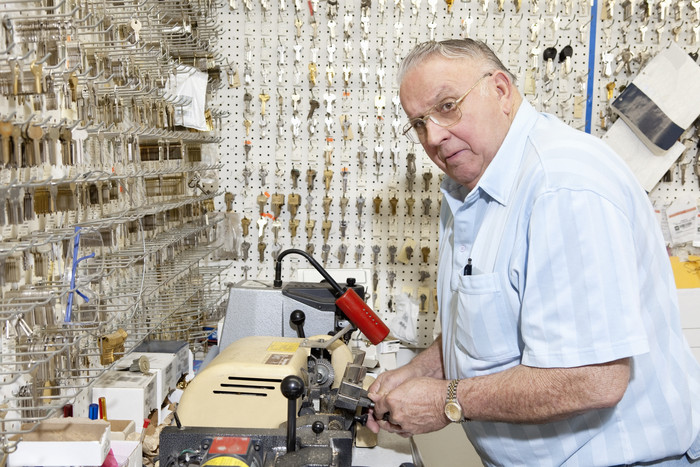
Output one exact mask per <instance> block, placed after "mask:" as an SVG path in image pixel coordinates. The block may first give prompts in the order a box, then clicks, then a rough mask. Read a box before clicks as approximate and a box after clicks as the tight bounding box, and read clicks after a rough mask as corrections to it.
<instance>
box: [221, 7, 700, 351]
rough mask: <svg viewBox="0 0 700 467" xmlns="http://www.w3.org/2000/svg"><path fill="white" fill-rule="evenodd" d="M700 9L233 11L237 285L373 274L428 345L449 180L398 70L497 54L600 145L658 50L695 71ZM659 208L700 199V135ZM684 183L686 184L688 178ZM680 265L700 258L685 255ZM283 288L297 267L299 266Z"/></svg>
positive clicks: (231, 134) (228, 174) (377, 300)
mask: <svg viewBox="0 0 700 467" xmlns="http://www.w3.org/2000/svg"><path fill="white" fill-rule="evenodd" d="M699 7H700V3H698V2H685V1H678V2H673V1H665V2H656V1H654V0H648V1H625V2H615V1H612V0H611V1H604V2H603V1H600V2H599V1H593V2H589V1H588V0H584V1H574V0H567V1H560V0H548V1H527V0H526V1H520V0H516V1H512V0H509V1H503V0H500V1H496V2H490V1H489V0H481V1H479V0H470V1H463V0H454V1H444V0H425V1H422V0H413V1H408V0H406V1H404V0H394V1H390V0H363V1H353V2H340V1H300V0H297V1H290V0H279V1H274V0H268V1H259V2H258V1H241V0H230V2H229V3H228V5H227V7H226V8H225V10H226V11H224V12H222V14H221V19H222V25H223V27H224V29H225V30H224V33H223V35H222V50H223V54H224V55H225V61H226V67H227V69H226V72H227V76H228V82H227V85H226V86H225V88H224V89H222V90H221V93H220V96H221V97H222V98H221V99H220V100H219V101H218V102H217V105H218V106H219V107H218V108H219V109H221V111H222V112H223V111H225V112H229V113H230V117H229V118H228V119H226V125H224V129H223V131H222V133H221V136H222V138H223V141H222V144H221V148H222V154H224V155H225V156H224V157H223V158H222V160H223V163H224V167H223V168H222V171H221V185H222V187H225V189H226V190H227V191H229V192H231V193H232V194H233V195H234V198H233V211H234V212H235V213H236V214H237V216H238V217H237V220H236V222H237V223H238V224H237V232H238V236H237V239H236V244H235V245H234V247H233V250H234V253H235V257H236V259H235V260H234V267H233V268H232V271H233V274H234V276H235V277H236V278H237V279H241V278H243V277H247V278H249V279H262V280H271V279H272V277H273V275H272V274H273V271H274V268H273V262H274V257H275V255H276V254H277V253H278V252H279V251H281V250H282V249H284V248H289V247H295V248H301V249H306V250H307V251H309V252H312V253H313V254H314V255H316V256H317V257H319V258H320V259H321V262H322V263H323V264H324V265H325V266H326V267H329V268H353V269H354V268H362V269H365V270H368V271H371V272H370V276H371V278H372V280H371V284H369V285H370V289H371V293H372V296H371V297H370V301H369V303H370V304H371V305H372V307H373V309H374V310H375V311H377V312H378V313H379V314H380V315H381V316H382V317H383V318H384V319H385V320H391V319H392V318H393V316H394V311H395V298H396V296H397V294H401V293H406V294H409V295H411V296H412V297H413V298H414V299H415V300H416V301H417V302H418V306H419V309H420V311H421V312H422V313H419V317H418V321H417V324H416V327H417V335H418V337H417V340H418V345H419V346H423V345H427V344H428V343H430V342H431V341H432V338H433V337H432V336H433V323H434V320H435V310H436V300H435V272H436V256H437V250H438V244H437V236H438V214H439V202H440V193H439V191H438V186H439V183H440V178H441V177H440V175H441V174H440V172H439V171H438V169H437V168H435V167H434V166H433V164H432V162H430V160H428V158H427V157H426V156H424V155H423V151H422V148H421V147H419V146H418V145H412V144H411V143H410V142H409V141H408V140H407V139H406V138H405V137H403V135H401V133H400V130H401V128H402V126H403V124H404V122H405V121H406V116H405V114H404V113H403V110H402V109H401V107H400V103H399V101H398V84H397V82H396V73H397V70H398V64H399V63H400V60H401V58H402V57H404V56H405V55H406V54H407V53H408V52H409V51H410V49H411V48H412V47H413V46H414V45H415V44H417V43H419V42H423V41H426V40H431V39H435V40H441V39H447V38H456V37H471V38H476V39H479V40H483V41H485V42H486V43H488V44H489V45H490V46H491V47H492V48H493V49H494V50H495V51H496V53H497V54H498V55H499V57H500V58H501V60H502V61H503V63H504V64H505V65H506V66H507V67H508V68H509V69H510V71H511V72H513V73H514V75H515V76H516V78H517V84H518V87H519V89H520V90H521V92H522V93H523V95H524V97H525V98H526V99H527V100H528V101H529V102H530V103H532V104H533V105H534V106H535V108H537V109H538V110H540V111H544V112H549V113H553V114H556V115H557V116H559V117H560V118H561V119H562V120H564V121H565V122H567V123H568V124H570V125H572V126H573V127H575V128H579V129H581V130H583V131H588V132H590V133H593V134H595V135H597V136H602V135H604V134H605V132H606V130H607V128H608V127H609V125H610V123H611V121H612V120H614V118H615V116H614V115H613V113H612V112H611V110H610V104H611V103H612V101H613V100H614V98H615V97H617V95H618V94H619V92H620V90H621V89H623V88H624V86H625V85H626V84H627V83H629V82H630V81H631V80H632V79H633V78H634V77H635V76H636V75H637V73H638V72H639V71H640V69H642V68H643V66H644V65H645V64H646V63H647V61H648V60H649V59H650V58H651V57H653V56H654V55H655V54H656V53H657V52H658V51H660V50H662V49H663V48H664V47H667V46H669V44H671V43H675V44H677V45H679V46H680V47H682V48H683V49H684V50H685V51H686V52H688V53H689V54H692V56H693V57H694V58H697V52H698V49H699V48H700V38H698V30H699V29H698V27H699V24H700V17H699V16H698V15H699V14H700V12H699V10H698V8H699ZM683 140H684V141H685V142H686V143H687V147H688V148H689V149H688V151H686V154H685V155H684V156H683V157H682V158H681V159H680V160H679V163H678V164H677V165H676V166H674V167H673V169H672V170H671V171H670V173H669V175H668V177H669V178H667V179H666V181H663V182H661V183H659V184H658V186H657V187H656V188H655V189H654V191H653V192H652V193H650V197H651V198H652V200H653V201H654V202H655V203H656V204H657V205H662V206H663V205H666V204H668V203H670V202H671V201H673V200H674V199H675V198H676V197H677V196H679V195H681V194H690V195H692V196H695V197H696V198H697V196H698V195H700V189H699V186H698V181H697V176H696V174H697V173H699V169H698V165H697V151H698V147H697V141H698V135H697V125H695V126H693V127H691V128H690V129H689V130H688V131H687V132H686V133H685V134H684V135H683ZM681 172H682V173H683V174H684V175H683V176H681ZM675 250H677V251H687V252H692V251H697V249H694V248H692V246H690V245H680V246H677V247H676V248H675ZM285 267H287V268H288V271H289V272H288V274H292V273H293V270H294V268H295V267H306V265H304V264H303V263H300V264H297V265H294V264H292V263H291V262H290V265H289V266H287V265H285Z"/></svg>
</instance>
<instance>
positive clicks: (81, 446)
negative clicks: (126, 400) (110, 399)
mask: <svg viewBox="0 0 700 467" xmlns="http://www.w3.org/2000/svg"><path fill="white" fill-rule="evenodd" d="M19 438H21V439H22V441H20V442H19V443H18V444H17V450H16V451H14V452H13V453H12V454H10V455H9V456H8V461H7V465H8V466H22V465H42V466H66V465H84V466H92V465H97V466H100V465H102V463H103V462H104V460H105V458H106V457H107V453H108V452H109V449H110V425H109V423H107V422H106V421H104V420H89V419H87V418H51V419H48V420H44V421H42V422H40V423H39V424H38V426H37V427H36V429H34V431H32V432H30V433H24V434H22V435H18V436H16V437H15V439H19Z"/></svg>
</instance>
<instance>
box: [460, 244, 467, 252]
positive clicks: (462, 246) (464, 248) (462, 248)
mask: <svg viewBox="0 0 700 467" xmlns="http://www.w3.org/2000/svg"><path fill="white" fill-rule="evenodd" d="M459 251H461V252H462V253H464V252H465V251H467V247H466V246H464V245H461V246H460V247H459Z"/></svg>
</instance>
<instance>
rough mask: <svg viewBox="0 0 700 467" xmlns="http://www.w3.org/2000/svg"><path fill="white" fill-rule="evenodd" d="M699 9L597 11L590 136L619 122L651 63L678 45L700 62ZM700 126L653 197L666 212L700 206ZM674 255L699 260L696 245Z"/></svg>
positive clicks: (604, 6) (665, 5)
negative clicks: (629, 93) (627, 91)
mask: <svg viewBox="0 0 700 467" xmlns="http://www.w3.org/2000/svg"><path fill="white" fill-rule="evenodd" d="M699 8H700V3H698V2H686V1H683V0H678V1H671V0H666V1H661V2H654V1H653V0H648V1H643V2H634V1H630V0H626V1H623V2H611V1H603V2H601V3H600V4H599V5H598V18H599V21H598V24H597V34H596V51H595V57H596V61H595V65H596V66H595V73H594V77H595V82H594V85H593V89H594V92H593V99H592V101H593V107H592V109H593V111H592V126H591V132H592V133H593V134H595V135H598V136H602V135H603V134H604V133H605V131H606V130H607V128H608V126H609V125H610V123H611V122H612V121H614V120H615V115H613V113H612V110H611V108H610V105H611V104H612V102H613V100H614V99H615V98H616V97H617V96H618V95H619V94H620V92H622V90H624V88H625V87H626V86H627V85H628V84H629V83H630V82H631V81H632V80H633V79H634V78H635V77H636V76H637V74H638V73H639V72H640V71H641V70H642V69H643V68H644V66H645V65H646V63H647V62H648V61H649V59H651V58H652V57H654V56H655V55H656V54H658V53H659V52H660V51H661V50H663V49H664V48H666V47H669V46H670V44H671V43H675V44H676V45H678V46H679V47H681V48H682V49H683V50H684V51H685V52H687V53H688V54H689V55H690V56H691V58H693V60H695V61H697V57H698V52H699V51H700V12H699ZM698 126H699V123H698V122H696V123H695V124H694V125H693V126H691V128H689V129H688V130H687V131H686V132H685V133H684V134H683V136H682V137H681V141H682V142H684V143H685V144H686V147H687V148H688V149H687V151H686V152H685V153H684V154H683V155H682V156H681V157H680V158H679V160H678V161H677V163H676V164H674V165H673V166H672V168H671V170H669V173H668V174H667V176H666V177H664V179H663V180H661V181H660V182H659V183H658V184H657V185H656V187H655V188H654V189H653V190H652V191H651V192H650V193H649V197H650V199H651V201H652V203H654V205H655V206H657V207H660V208H664V207H666V206H668V205H669V204H671V203H672V202H673V201H675V200H676V199H678V198H681V197H682V198H685V197H689V198H692V199H697V200H698V201H697V202H698V204H699V205H700V184H699V182H698V180H699V179H700V172H698V170H700V169H699V168H698V166H697V158H698V151H699V150H700V146H699V135H698ZM670 251H671V253H672V254H675V255H681V256H684V255H687V254H698V253H700V249H698V248H694V247H692V245H690V244H687V245H679V246H676V247H674V248H671V249H670Z"/></svg>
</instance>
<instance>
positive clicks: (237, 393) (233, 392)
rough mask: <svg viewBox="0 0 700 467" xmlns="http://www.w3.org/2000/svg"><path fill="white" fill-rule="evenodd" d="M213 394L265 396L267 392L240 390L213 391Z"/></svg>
mask: <svg viewBox="0 0 700 467" xmlns="http://www.w3.org/2000/svg"><path fill="white" fill-rule="evenodd" d="M214 394H228V395H231V396H257V397H267V394H261V393H259V392H242V391H214Z"/></svg>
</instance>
